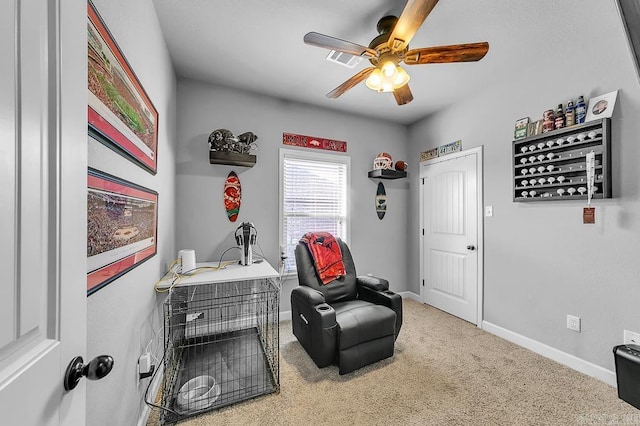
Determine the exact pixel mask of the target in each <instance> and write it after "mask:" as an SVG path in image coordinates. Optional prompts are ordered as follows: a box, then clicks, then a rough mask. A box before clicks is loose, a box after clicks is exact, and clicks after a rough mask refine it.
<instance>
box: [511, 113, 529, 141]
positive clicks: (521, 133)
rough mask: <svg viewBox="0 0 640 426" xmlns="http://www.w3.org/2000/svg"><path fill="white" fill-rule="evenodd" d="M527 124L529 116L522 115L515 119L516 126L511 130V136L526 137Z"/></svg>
mask: <svg viewBox="0 0 640 426" xmlns="http://www.w3.org/2000/svg"><path fill="white" fill-rule="evenodd" d="M528 125H529V117H524V118H520V119H518V120H516V126H515V129H514V131H513V138H514V139H515V140H519V139H524V138H526V137H527V128H528Z"/></svg>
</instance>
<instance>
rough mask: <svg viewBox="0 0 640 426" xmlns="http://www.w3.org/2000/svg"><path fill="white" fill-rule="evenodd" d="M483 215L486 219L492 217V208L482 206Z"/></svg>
mask: <svg viewBox="0 0 640 426" xmlns="http://www.w3.org/2000/svg"><path fill="white" fill-rule="evenodd" d="M484 215H485V216H486V217H492V216H493V206H484Z"/></svg>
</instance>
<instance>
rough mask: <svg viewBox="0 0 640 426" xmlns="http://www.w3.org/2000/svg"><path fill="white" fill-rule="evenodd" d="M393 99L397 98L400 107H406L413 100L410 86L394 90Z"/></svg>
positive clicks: (406, 85)
mask: <svg viewBox="0 0 640 426" xmlns="http://www.w3.org/2000/svg"><path fill="white" fill-rule="evenodd" d="M393 97H394V98H396V102H397V103H398V105H406V104H408V103H409V102H411V101H412V100H413V94H412V93H411V89H409V85H408V84H405V85H404V86H402V87H400V88H399V89H396V90H394V91H393Z"/></svg>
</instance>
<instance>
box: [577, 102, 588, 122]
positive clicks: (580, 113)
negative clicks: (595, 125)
mask: <svg viewBox="0 0 640 426" xmlns="http://www.w3.org/2000/svg"><path fill="white" fill-rule="evenodd" d="M586 117H587V106H586V105H585V104H584V98H583V97H582V96H580V97H579V98H578V103H577V104H576V124H581V123H584V119H585V118H586Z"/></svg>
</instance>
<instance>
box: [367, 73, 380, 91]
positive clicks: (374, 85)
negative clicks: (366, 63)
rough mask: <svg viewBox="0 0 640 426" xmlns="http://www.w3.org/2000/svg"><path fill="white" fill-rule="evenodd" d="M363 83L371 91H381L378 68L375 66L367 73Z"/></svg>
mask: <svg viewBox="0 0 640 426" xmlns="http://www.w3.org/2000/svg"><path fill="white" fill-rule="evenodd" d="M365 84H366V85H367V87H368V88H369V89H371V90H373V91H376V92H382V72H381V71H380V69H379V68H376V69H375V70H373V71H372V72H371V74H369V77H368V78H367V81H365Z"/></svg>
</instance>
